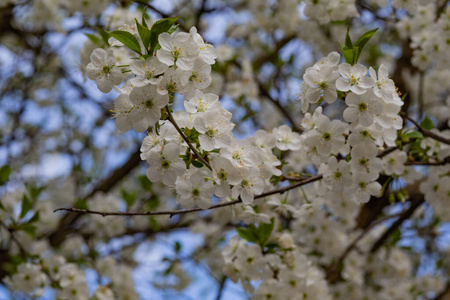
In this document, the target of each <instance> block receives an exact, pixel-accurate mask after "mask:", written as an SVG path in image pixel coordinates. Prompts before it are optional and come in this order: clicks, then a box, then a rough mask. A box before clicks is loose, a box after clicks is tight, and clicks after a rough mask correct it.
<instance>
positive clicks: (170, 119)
mask: <svg viewBox="0 0 450 300" xmlns="http://www.w3.org/2000/svg"><path fill="white" fill-rule="evenodd" d="M166 111H167V115H168V117H169V121H170V123H172V125H173V126H174V127H175V129H176V130H177V131H178V133H179V134H180V135H181V137H182V138H183V140H184V141H185V142H186V144H188V146H189V148H190V149H191V150H192V152H194V155H195V157H197V159H198V160H199V161H201V162H202V163H203V164H204V165H205V166H207V167H208V169H210V170H212V168H211V165H210V164H209V162H208V161H207V160H206V159H205V158H203V156H201V155H200V153H198V151H197V149H196V148H195V147H194V145H192V144H191V142H190V141H189V139H188V138H187V137H186V135H185V134H184V132H183V131H181V129H180V127H179V126H178V124H177V122H176V121H175V119H174V118H173V116H172V113H171V112H170V108H169V106H166Z"/></svg>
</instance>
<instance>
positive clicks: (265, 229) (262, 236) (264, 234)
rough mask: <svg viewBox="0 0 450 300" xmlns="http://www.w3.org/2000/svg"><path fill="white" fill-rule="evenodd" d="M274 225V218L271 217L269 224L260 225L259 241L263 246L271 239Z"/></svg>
mask: <svg viewBox="0 0 450 300" xmlns="http://www.w3.org/2000/svg"><path fill="white" fill-rule="evenodd" d="M273 226H274V218H271V219H270V223H269V224H267V223H263V224H261V225H260V226H259V228H258V243H259V245H260V246H261V248H263V247H264V245H265V244H266V243H267V241H268V240H269V237H270V235H271V233H272V230H273Z"/></svg>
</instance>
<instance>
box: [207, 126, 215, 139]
mask: <svg viewBox="0 0 450 300" xmlns="http://www.w3.org/2000/svg"><path fill="white" fill-rule="evenodd" d="M205 134H206V135H207V136H209V137H210V138H213V137H214V135H215V132H214V129H211V128H210V129H208V130H207V131H206V132H205Z"/></svg>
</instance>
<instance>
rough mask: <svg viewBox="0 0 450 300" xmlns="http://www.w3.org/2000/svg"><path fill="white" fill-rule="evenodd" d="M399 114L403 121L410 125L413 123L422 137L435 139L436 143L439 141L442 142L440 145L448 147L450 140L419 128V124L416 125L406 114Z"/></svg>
mask: <svg viewBox="0 0 450 300" xmlns="http://www.w3.org/2000/svg"><path fill="white" fill-rule="evenodd" d="M400 114H401V115H402V116H403V117H404V118H405V119H407V120H408V121H410V122H411V123H413V124H414V125H415V126H416V127H417V128H418V129H419V131H420V132H422V133H423V134H424V135H426V136H428V137H430V138H433V139H435V140H436V141H439V142H442V143H444V144H447V145H450V139H449V138H446V137H444V136H442V135H439V134H436V133H434V132H433V131H431V130H428V129H425V128H423V127H422V126H420V124H419V123H417V122H416V121H415V120H414V119H413V118H411V117H409V116H408V115H407V114H406V113H404V112H400Z"/></svg>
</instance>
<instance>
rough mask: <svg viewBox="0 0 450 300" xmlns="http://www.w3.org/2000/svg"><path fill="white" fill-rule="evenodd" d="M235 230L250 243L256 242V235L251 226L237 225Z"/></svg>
mask: <svg viewBox="0 0 450 300" xmlns="http://www.w3.org/2000/svg"><path fill="white" fill-rule="evenodd" d="M236 231H237V233H238V234H239V236H240V237H241V238H243V239H244V240H246V241H248V242H250V243H256V242H258V236H256V232H255V231H254V230H253V229H252V228H251V227H249V228H245V227H237V228H236Z"/></svg>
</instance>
